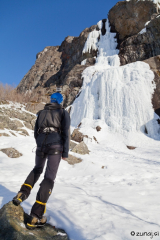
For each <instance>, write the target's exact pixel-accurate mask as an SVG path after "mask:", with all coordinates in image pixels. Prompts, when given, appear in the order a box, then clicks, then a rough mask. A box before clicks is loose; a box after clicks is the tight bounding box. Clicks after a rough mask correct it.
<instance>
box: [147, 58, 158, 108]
mask: <svg viewBox="0 0 160 240" xmlns="http://www.w3.org/2000/svg"><path fill="white" fill-rule="evenodd" d="M144 62H146V63H148V64H149V66H150V68H151V70H152V71H153V72H154V75H155V77H154V82H155V84H156V89H155V91H154V94H153V98H152V104H153V108H154V109H155V110H156V109H159V108H160V55H159V56H156V57H152V58H149V59H147V60H145V61H144Z"/></svg>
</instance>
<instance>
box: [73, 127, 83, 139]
mask: <svg viewBox="0 0 160 240" xmlns="http://www.w3.org/2000/svg"><path fill="white" fill-rule="evenodd" d="M83 137H84V135H83V133H81V132H80V131H79V130H78V129H74V131H73V133H72V135H71V139H72V140H74V141H76V142H82V141H83Z"/></svg>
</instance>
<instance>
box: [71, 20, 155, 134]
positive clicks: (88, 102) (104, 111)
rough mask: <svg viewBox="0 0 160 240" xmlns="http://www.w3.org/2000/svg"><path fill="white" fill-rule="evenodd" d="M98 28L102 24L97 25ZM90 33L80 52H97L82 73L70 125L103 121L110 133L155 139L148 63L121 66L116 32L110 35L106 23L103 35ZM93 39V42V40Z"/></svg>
mask: <svg viewBox="0 0 160 240" xmlns="http://www.w3.org/2000/svg"><path fill="white" fill-rule="evenodd" d="M98 24H99V25H102V24H101V23H100V22H99V23H98ZM97 36H99V31H97V33H96V30H95V31H93V34H92V33H91V34H90V35H89V37H88V39H87V42H86V44H85V47H84V50H83V52H86V51H87V49H90V48H92V45H93V47H94V48H92V49H95V46H96V47H97V49H98V56H97V58H96V63H95V65H94V66H91V67H88V68H86V69H85V70H84V71H83V73H82V77H83V79H84V80H83V86H82V89H81V93H80V95H79V97H78V98H76V99H75V101H74V103H73V105H72V110H71V125H72V126H73V127H77V125H78V124H79V123H80V122H81V121H82V120H83V119H84V118H87V119H90V120H97V119H100V120H102V121H104V122H105V123H106V124H107V126H109V128H110V130H111V131H112V132H121V133H122V132H124V131H125V132H137V131H138V132H140V131H142V132H144V131H145V129H147V131H148V135H149V136H151V137H154V136H155V134H156V133H157V131H158V130H157V129H158V124H157V123H156V121H155V120H154V110H153V107H152V103H151V99H152V94H153V92H154V88H155V84H154V83H153V79H154V74H153V72H152V71H151V70H150V67H149V65H148V64H146V63H144V62H135V63H131V64H127V65H125V66H120V61H119V56H118V52H119V51H118V50H117V49H116V47H117V41H116V38H115V33H111V32H110V27H109V22H108V20H107V21H106V34H105V35H104V36H102V35H100V40H99V42H97ZM94 37H95V39H93V38H94Z"/></svg>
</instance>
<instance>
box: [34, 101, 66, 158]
mask: <svg viewBox="0 0 160 240" xmlns="http://www.w3.org/2000/svg"><path fill="white" fill-rule="evenodd" d="M37 115H38V117H37V120H36V123H35V128H34V137H35V139H36V143H37V146H38V147H41V146H42V144H43V145H52V144H53V145H55V144H61V145H62V146H63V152H62V157H68V151H69V138H70V131H69V130H70V116H69V114H68V112H67V111H66V110H64V109H63V108H62V106H61V105H60V104H58V103H47V104H46V105H45V107H44V109H43V110H41V111H39V112H38V114H37ZM46 127H54V128H56V129H57V132H52V133H49V134H48V136H47V137H46V134H45V133H42V132H41V130H43V129H44V128H46Z"/></svg>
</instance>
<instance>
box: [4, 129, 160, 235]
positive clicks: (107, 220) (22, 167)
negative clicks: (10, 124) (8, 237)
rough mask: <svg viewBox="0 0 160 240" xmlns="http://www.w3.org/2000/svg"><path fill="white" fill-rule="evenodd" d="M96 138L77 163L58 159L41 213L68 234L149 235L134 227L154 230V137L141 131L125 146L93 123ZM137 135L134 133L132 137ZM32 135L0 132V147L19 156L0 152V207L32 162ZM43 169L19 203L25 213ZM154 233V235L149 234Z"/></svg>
mask: <svg viewBox="0 0 160 240" xmlns="http://www.w3.org/2000/svg"><path fill="white" fill-rule="evenodd" d="M93 134H94V136H95V137H96V138H97V141H98V142H99V144H97V143H96V142H92V143H88V147H89V150H90V151H91V152H90V154H89V155H85V156H80V155H78V154H74V155H75V156H78V157H81V158H82V159H83V161H82V162H81V163H79V164H77V165H74V166H72V165H69V164H68V163H67V162H65V161H63V160H62V161H61V163H60V167H59V171H58V175H57V179H56V182H55V187H54V190H53V193H52V195H51V197H50V199H49V201H48V203H47V212H46V215H47V217H48V220H49V222H50V223H51V224H53V225H55V226H57V227H60V228H63V229H65V230H66V232H67V233H68V234H69V236H70V239H71V240H93V239H96V240H123V239H126V240H129V239H150V237H149V236H148V237H138V236H137V237H133V236H131V234H130V233H131V231H135V232H141V233H142V232H151V231H152V232H157V231H159V232H160V218H159V213H160V200H159V199H160V191H159V185H160V174H159V173H160V158H159V156H160V148H159V145H160V144H159V141H156V140H153V139H151V138H148V137H146V136H144V139H143V140H144V146H143V147H139V148H137V149H135V150H133V151H132V150H129V149H127V148H126V146H125V144H123V143H122V139H121V136H118V135H116V134H114V135H113V134H112V133H110V134H109V133H108V135H106V136H105V135H104V134H103V126H102V131H100V132H97V131H96V130H95V129H93ZM138 140H139V139H137V141H138ZM34 146H35V141H34V138H33V136H30V137H23V136H20V137H17V138H15V137H10V138H7V137H1V141H0V148H6V147H15V148H16V149H17V150H19V151H20V152H21V153H22V154H23V156H22V157H20V158H18V159H11V158H8V157H7V156H6V155H5V154H4V153H2V152H0V207H2V206H3V205H4V204H5V203H7V202H8V201H10V200H11V199H12V198H13V197H14V196H15V194H16V193H17V192H18V191H19V188H20V186H21V185H22V184H23V182H24V180H25V178H26V176H27V175H28V173H29V172H30V171H31V169H32V168H33V166H34V158H35V153H32V149H33V147H34ZM42 178H43V175H42V177H41V178H40V180H39V181H38V183H37V184H36V185H35V187H34V189H33V190H32V194H31V195H30V197H29V198H28V199H27V200H26V201H25V202H24V203H23V204H22V206H23V208H24V210H25V211H26V212H27V213H29V212H30V209H31V206H32V205H33V204H34V202H35V198H36V193H37V191H38V188H39V183H40V182H41V181H42ZM154 239H156V240H158V239H160V236H155V237H154Z"/></svg>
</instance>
